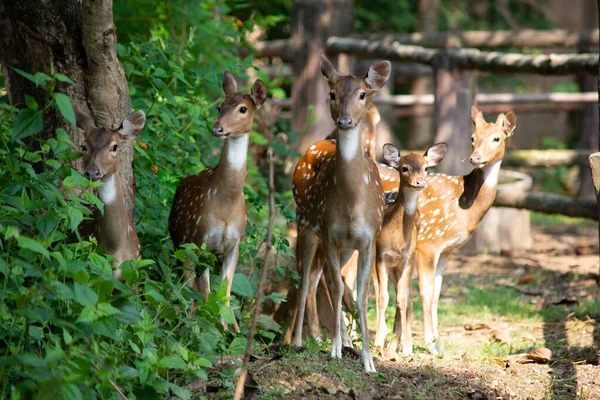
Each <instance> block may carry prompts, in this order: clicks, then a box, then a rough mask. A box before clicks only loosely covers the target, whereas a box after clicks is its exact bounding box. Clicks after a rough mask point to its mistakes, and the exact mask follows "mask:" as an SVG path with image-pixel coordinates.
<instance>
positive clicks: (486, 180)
mask: <svg viewBox="0 0 600 400" xmlns="http://www.w3.org/2000/svg"><path fill="white" fill-rule="evenodd" d="M471 118H472V119H473V122H474V124H475V131H474V132H473V135H472V136H471V142H472V146H473V153H472V154H471V157H470V158H469V161H470V162H471V164H473V167H474V169H473V171H472V172H471V173H470V174H468V175H465V176H445V175H431V176H430V177H429V179H428V183H429V185H428V186H427V188H426V189H425V190H424V192H423V194H422V195H421V196H420V197H419V204H418V210H419V213H420V216H421V217H420V221H421V222H420V230H419V234H418V237H417V249H416V254H417V260H418V267H417V268H418V272H419V290H420V292H421V298H422V300H423V320H424V324H425V325H424V330H425V343H426V344H427V347H428V349H429V350H430V351H431V352H432V353H434V354H439V353H441V352H442V349H441V346H440V343H439V332H438V300H439V297H440V291H441V289H442V273H443V271H444V266H445V265H446V261H447V260H448V257H449V256H450V254H451V253H452V251H454V250H455V249H458V248H459V247H461V246H463V245H464V244H465V243H466V242H467V240H469V238H470V237H471V234H472V233H473V231H474V230H475V228H477V226H478V225H479V223H480V222H481V220H482V219H483V217H484V216H485V214H486V213H487V212H488V210H489V209H490V207H491V206H492V204H493V202H494V199H495V198H496V188H497V186H498V174H499V172H500V164H501V163H502V158H503V157H504V149H505V146H506V140H507V139H508V138H509V137H511V136H512V135H513V132H514V130H515V128H516V126H517V117H516V116H515V114H514V113H513V112H512V111H511V112H509V113H508V114H506V115H505V114H500V115H498V118H497V119H496V122H495V123H488V122H486V121H485V119H484V118H483V114H482V113H481V111H479V110H478V109H477V108H476V107H472V109H471Z"/></svg>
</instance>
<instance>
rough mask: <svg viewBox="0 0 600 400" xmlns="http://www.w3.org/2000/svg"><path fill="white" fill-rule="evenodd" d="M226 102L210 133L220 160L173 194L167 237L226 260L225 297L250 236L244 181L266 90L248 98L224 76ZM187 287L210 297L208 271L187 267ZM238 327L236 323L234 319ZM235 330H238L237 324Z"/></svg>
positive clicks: (258, 88)
mask: <svg viewBox="0 0 600 400" xmlns="http://www.w3.org/2000/svg"><path fill="white" fill-rule="evenodd" d="M223 91H224V93H225V100H223V102H222V103H221V105H220V107H219V118H218V119H217V121H216V122H215V124H214V125H213V128H212V134H213V136H215V137H217V138H221V139H224V140H225V144H224V146H223V151H222V152H221V159H220V160H219V164H218V165H217V166H216V167H215V168H207V169H205V170H203V171H201V172H200V173H198V174H196V175H191V176H188V177H186V178H184V179H183V180H182V181H181V183H180V184H179V186H178V187H177V191H176V192H175V198H174V200H173V206H172V208H171V214H170V215H169V232H170V234H171V238H172V239H173V243H174V244H175V247H178V246H179V245H181V244H184V243H195V244H196V245H197V246H201V245H202V244H203V243H205V244H206V247H207V249H208V250H209V251H214V252H216V253H217V254H219V255H220V256H221V257H222V263H223V264H222V269H221V279H227V282H228V283H227V297H229V295H230V293H231V282H232V280H233V275H234V273H235V268H236V265H237V261H238V256H239V246H240V241H241V239H242V237H243V235H244V232H245V230H246V221H247V219H246V218H247V216H246V200H245V198H244V193H243V187H244V182H245V180H246V159H247V156H248V140H249V133H250V130H251V129H252V121H253V119H254V113H255V112H256V111H257V110H258V109H259V108H260V107H261V106H262V104H263V103H264V102H265V99H266V97H267V90H266V88H265V85H264V84H263V82H262V81H261V80H260V79H259V80H256V82H254V85H253V86H252V89H251V91H250V94H246V93H239V92H238V91H237V84H236V81H235V78H234V77H233V75H232V74H231V73H230V72H228V71H226V72H225V74H224V75H223ZM184 267H185V272H184V279H185V280H186V282H187V283H188V286H190V287H193V288H195V289H196V290H199V291H200V292H201V293H202V294H203V295H204V296H205V297H207V296H208V293H209V291H210V275H209V271H208V270H205V271H204V273H203V274H202V275H201V276H200V277H197V276H196V273H195V272H194V268H193V266H192V265H191V264H190V262H189V261H186V262H185V263H184ZM234 321H235V318H234ZM235 328H236V330H237V324H235Z"/></svg>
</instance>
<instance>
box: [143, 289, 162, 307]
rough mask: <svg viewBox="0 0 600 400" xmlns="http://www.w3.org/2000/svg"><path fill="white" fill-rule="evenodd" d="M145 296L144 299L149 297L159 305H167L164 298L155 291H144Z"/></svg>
mask: <svg viewBox="0 0 600 400" xmlns="http://www.w3.org/2000/svg"><path fill="white" fill-rule="evenodd" d="M145 295H146V297H150V298H151V299H153V300H154V301H156V302H157V303H160V304H167V303H168V301H167V299H165V297H164V296H163V295H162V294H160V293H158V292H157V291H156V290H155V289H149V290H146V292H145Z"/></svg>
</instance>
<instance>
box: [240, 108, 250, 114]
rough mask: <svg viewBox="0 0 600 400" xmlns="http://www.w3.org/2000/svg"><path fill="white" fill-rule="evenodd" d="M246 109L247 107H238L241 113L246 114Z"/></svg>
mask: <svg viewBox="0 0 600 400" xmlns="http://www.w3.org/2000/svg"><path fill="white" fill-rule="evenodd" d="M246 111H248V109H247V108H246V107H240V112H241V113H242V114H246Z"/></svg>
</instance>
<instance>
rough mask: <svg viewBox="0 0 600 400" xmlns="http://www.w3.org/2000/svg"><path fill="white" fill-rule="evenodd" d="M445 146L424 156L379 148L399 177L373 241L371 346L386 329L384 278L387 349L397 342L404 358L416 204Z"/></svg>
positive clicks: (408, 346) (409, 344)
mask: <svg viewBox="0 0 600 400" xmlns="http://www.w3.org/2000/svg"><path fill="white" fill-rule="evenodd" d="M446 149H447V146H446V143H438V144H435V145H433V146H431V147H430V148H429V149H427V151H426V152H425V154H423V155H422V156H421V155H418V154H412V153H411V154H407V155H405V156H403V157H400V152H399V151H398V149H397V148H396V147H394V146H393V145H391V144H386V145H384V146H383V157H384V159H385V160H386V161H387V163H388V164H389V165H391V166H392V167H394V168H396V170H397V171H398V172H399V175H400V187H399V191H398V198H397V199H396V201H395V202H394V203H393V204H391V205H390V206H389V207H388V209H387V210H386V213H385V217H384V221H383V227H382V228H381V232H380V233H379V236H378V237H377V255H376V261H377V266H376V268H375V273H374V274H373V286H374V288H375V295H376V299H377V330H376V332H377V333H376V335H375V346H379V347H381V346H383V344H384V339H385V335H386V333H387V325H386V320H385V309H386V308H387V305H388V300H389V295H388V277H389V279H390V280H391V281H392V282H393V284H394V286H395V288H396V322H395V324H394V339H393V340H392V344H391V346H390V349H391V350H392V351H394V352H395V351H396V348H397V347H398V340H401V342H402V348H403V352H404V354H410V353H411V352H412V334H411V331H410V316H411V310H412V308H411V305H412V302H411V301H410V299H411V295H412V287H411V280H412V279H411V278H412V272H413V268H412V266H413V263H412V261H411V260H412V257H413V254H414V251H415V248H416V245H417V231H418V229H417V220H418V218H419V214H418V213H417V200H418V197H419V193H421V192H422V191H423V189H425V187H427V182H426V176H427V168H429V167H434V166H436V165H437V164H438V163H439V162H440V161H441V160H442V159H443V158H444V155H445V154H446Z"/></svg>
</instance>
